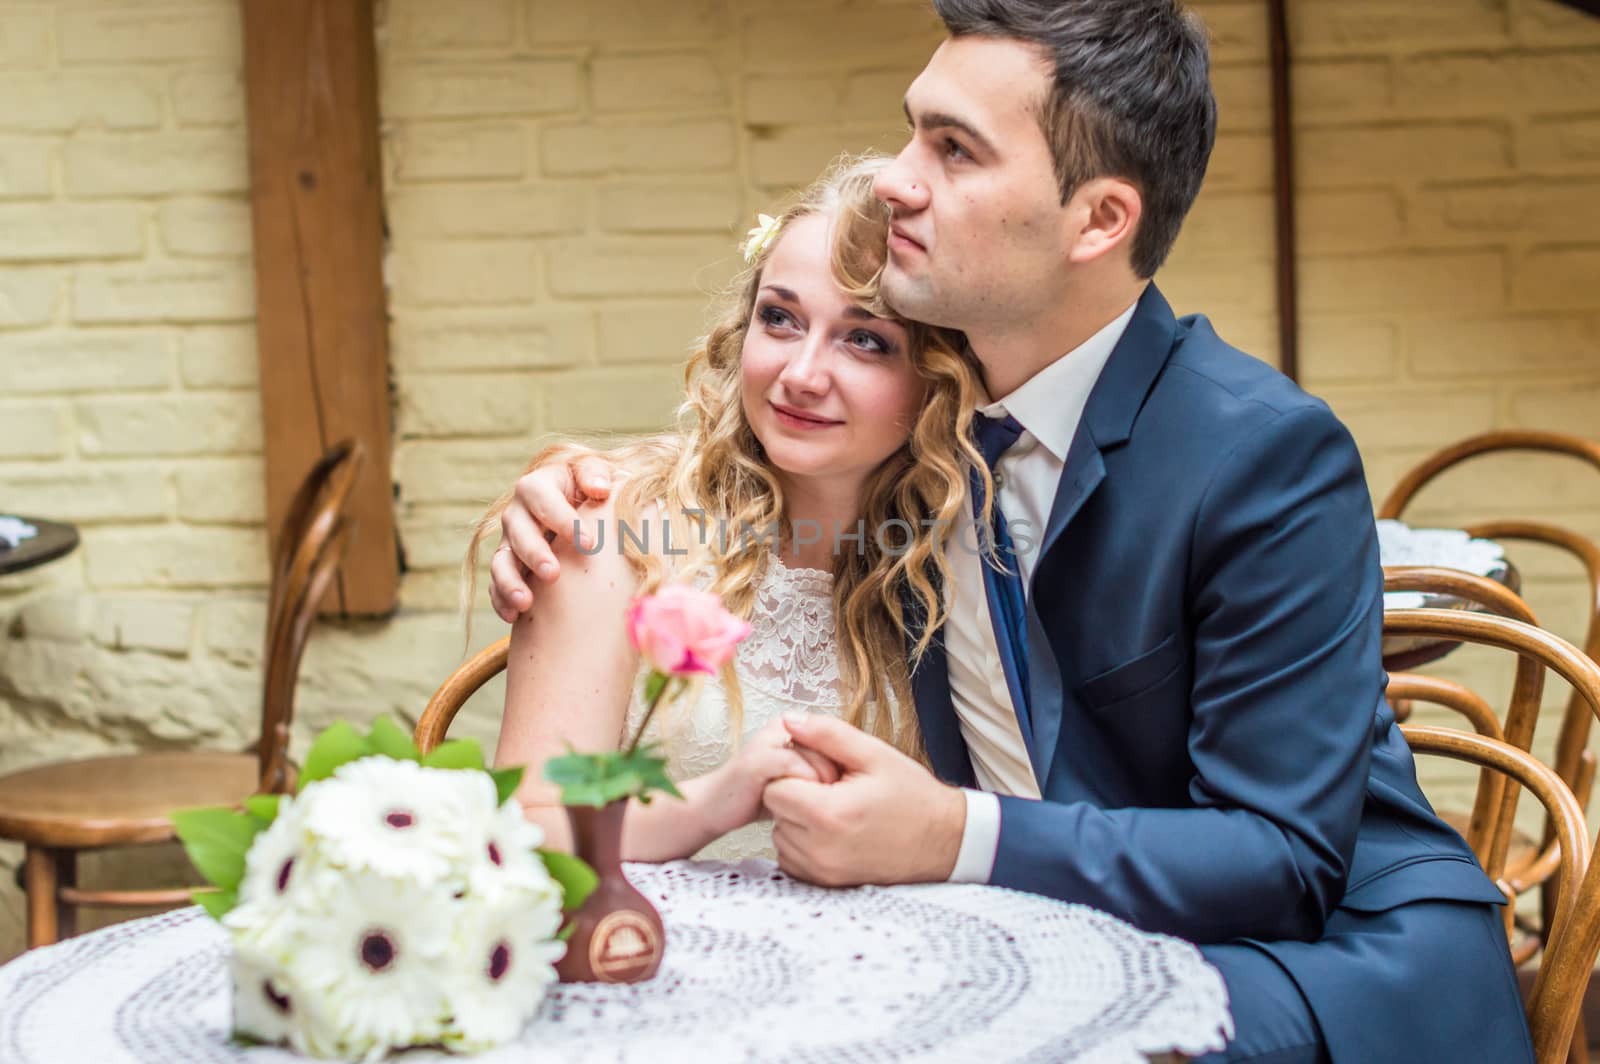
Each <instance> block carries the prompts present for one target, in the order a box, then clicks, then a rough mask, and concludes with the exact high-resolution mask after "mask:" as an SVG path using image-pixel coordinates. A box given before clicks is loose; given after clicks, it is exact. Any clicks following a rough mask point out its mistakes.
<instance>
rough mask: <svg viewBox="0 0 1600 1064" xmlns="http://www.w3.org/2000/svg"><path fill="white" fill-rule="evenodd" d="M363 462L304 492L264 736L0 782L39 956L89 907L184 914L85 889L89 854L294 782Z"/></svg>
mask: <svg viewBox="0 0 1600 1064" xmlns="http://www.w3.org/2000/svg"><path fill="white" fill-rule="evenodd" d="M362 460H363V451H362V448H361V446H360V444H359V442H356V441H345V442H343V443H340V444H336V445H335V446H334V447H332V448H331V449H329V451H328V452H327V453H326V454H325V455H323V457H322V458H321V459H320V460H319V461H318V462H317V464H316V465H315V466H313V467H312V469H311V472H310V473H308V474H307V476H306V478H305V480H304V481H303V482H302V483H301V485H300V487H299V489H298V491H297V492H296V493H295V496H294V499H293V500H292V501H291V503H290V506H289V511H288V513H287V515H286V516H285V518H284V521H283V524H282V526H281V528H280V532H279V536H278V542H277V545H276V547H275V548H274V551H273V559H272V582H271V588H270V591H269V595H268V608H267V629H266V646H265V655H264V657H263V658H262V671H263V675H262V693H261V735H260V738H259V739H258V740H257V741H256V742H255V743H253V744H252V745H251V747H250V748H248V749H246V750H245V751H243V752H240V753H226V752H222V751H202V750H185V751H176V752H163V753H143V754H128V755H123V756H115V757H100V758H93V759H90V760H84V761H70V762H62V763H57V764H48V765H40V766H38V767H35V768H31V769H24V770H23V771H20V772H15V773H12V774H10V775H8V776H4V777H0V838H7V839H15V840H17V841H19V842H21V843H23V845H24V847H25V850H26V856H25V858H24V866H23V887H24V889H25V890H26V892H27V896H28V946H29V948H32V947H34V946H43V945H48V944H50V943H52V942H55V941H56V940H57V939H58V938H60V937H64V936H67V935H71V934H72V933H73V929H74V924H75V914H76V909H77V907H79V906H84V905H96V906H145V905H180V904H184V903H186V902H188V900H189V889H188V888H176V889H161V890H89V889H85V888H82V887H80V886H79V885H78V882H77V855H78V853H79V852H80V851H83V850H92V849H99V848H103V847H112V846H131V845H140V844H150V843H160V842H167V841H169V840H172V839H174V838H175V837H176V835H175V833H174V831H173V827H172V821H171V819H170V817H171V814H172V813H173V812H175V811H177V810H179V809H184V808H189V807H193V806H206V805H237V804H239V803H240V802H241V801H243V799H245V798H247V797H248V796H250V795H251V794H255V793H257V792H267V793H284V792H287V791H288V790H290V788H291V786H292V784H293V772H292V769H291V766H290V764H289V758H288V746H289V729H290V726H291V724H292V722H293V717H294V690H295V680H296V677H297V676H298V674H299V671H300V658H301V655H302V654H303V653H304V650H305V645H306V639H307V637H308V635H309V634H310V630H311V624H312V622H313V620H315V618H316V613H317V608H318V605H319V604H320V602H321V600H322V597H323V595H324V594H325V593H326V592H327V590H328V587H329V586H330V585H331V584H332V582H333V577H334V573H335V571H336V570H337V569H338V566H339V561H340V559H341V558H342V557H343V555H344V549H345V546H346V544H347V543H348V539H349V525H348V524H347V522H346V520H345V516H344V514H345V509H346V505H347V503H348V501H349V498H350V489H351V487H352V485H353V484H354V483H355V479H356V474H357V472H358V471H359V469H360V465H361V462H362Z"/></svg>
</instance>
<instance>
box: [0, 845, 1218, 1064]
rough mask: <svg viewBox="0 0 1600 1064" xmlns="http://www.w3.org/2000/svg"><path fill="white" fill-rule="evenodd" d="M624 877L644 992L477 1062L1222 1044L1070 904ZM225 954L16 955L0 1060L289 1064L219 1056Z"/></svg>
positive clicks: (951, 1054) (174, 930)
mask: <svg viewBox="0 0 1600 1064" xmlns="http://www.w3.org/2000/svg"><path fill="white" fill-rule="evenodd" d="M628 875H629V878H630V879H631V880H632V881H633V882H634V884H635V885H637V886H638V887H639V889H640V890H641V891H643V892H644V893H645V894H646V895H647V896H648V897H649V898H650V899H651V900H652V901H653V902H654V903H655V904H656V905H657V907H658V908H659V909H660V910H661V914H662V916H663V918H664V919H665V921H666V925H667V950H666V957H665V960H664V961H663V963H662V966H661V970H660V972H659V973H658V974H657V976H656V977H655V978H654V979H652V980H651V981H649V982H647V983H641V984H638V985H635V986H605V985H599V984H567V985H559V986H557V987H556V988H555V989H554V990H553V992H552V993H551V995H550V997H549V998H547V999H546V1000H545V1002H544V1004H543V1006H542V1008H541V1010H540V1012H539V1014H538V1016H537V1018H536V1019H535V1020H534V1021H533V1022H532V1023H531V1024H530V1025H529V1026H528V1028H527V1029H526V1030H525V1031H524V1032H523V1035H522V1037H521V1039H520V1040H519V1041H518V1042H516V1043H514V1044H512V1045H508V1046H503V1047H501V1048H500V1049H497V1050H495V1051H494V1052H491V1053H487V1054H484V1055H483V1056H481V1057H479V1058H477V1059H479V1060H482V1061H484V1062H485V1064H509V1062H513V1061H516V1062H525V1061H526V1062H531V1061H540V1062H556V1061H562V1062H566V1061H572V1062H579V1061H581V1062H597V1064H598V1062H601V1061H604V1062H608V1064H621V1062H631V1061H639V1062H651V1064H656V1062H671V1061H685V1062H694V1064H713V1062H721V1061H759V1062H762V1064H767V1062H778V1061H784V1062H794V1064H800V1062H816V1064H832V1062H850V1064H869V1062H878V1061H963V1062H968V1061H984V1062H985V1064H993V1062H999V1061H1029V1062H1037V1064H1060V1062H1064V1061H1104V1062H1107V1064H1112V1062H1115V1064H1123V1062H1126V1064H1141V1062H1143V1061H1144V1059H1145V1057H1146V1055H1148V1054H1159V1053H1166V1052H1170V1051H1177V1052H1182V1053H1186V1054H1189V1055H1196V1054H1199V1053H1202V1052H1207V1051H1209V1050H1213V1049H1220V1048H1221V1047H1222V1045H1223V1043H1224V1040H1225V1038H1226V1037H1227V1036H1228V1035H1231V1033H1232V1020H1231V1019H1230V1017H1229V1013H1228V1005H1227V992H1226V990H1225V988H1224V984H1223V981H1222V977H1221V975H1219V974H1218V972H1217V971H1216V970H1215V969H1214V968H1212V967H1211V966H1210V965H1209V964H1207V963H1206V961H1205V960H1204V958H1203V957H1202V956H1201V955H1200V952H1199V951H1198V950H1197V949H1195V947H1194V946H1192V945H1190V944H1189V943H1186V942H1182V941H1179V940H1177V939H1171V938H1166V937H1162V936H1158V935H1149V934H1145V933H1143V932H1141V931H1138V930H1136V929H1135V928H1133V927H1131V926H1130V925H1128V924H1126V923H1123V922H1122V921H1120V920H1117V919H1115V918H1113V917H1111V916H1107V915H1106V914H1104V913H1101V912H1098V911H1096V910H1094V909H1089V908H1085V907H1083V906H1078V905H1065V904H1062V903H1059V902H1054V901H1050V900H1048V899H1045V898H1040V897H1036V896H1033V895H1029V894H1022V893H1018V892H1015V891H1009V890H1001V889H998V888H994V887H982V886H959V885H952V884H937V885H928V886H909V887H887V888H876V887H868V888H862V889H857V890H843V891H835V890H826V889H822V888H818V887H812V886H808V885H806V884H803V883H799V882H796V881H794V880H791V879H789V878H788V877H786V876H783V875H782V874H780V873H779V872H777V870H776V869H775V868H774V866H773V865H772V864H771V863H770V862H766V861H746V862H743V863H741V864H737V865H729V864H715V863H690V862H681V861H680V862H674V863H672V864H667V865H629V866H628ZM227 948H228V947H227V940H226V938H225V937H224V935H223V932H222V929H221V928H220V927H219V926H218V925H217V924H216V923H215V922H214V921H212V920H211V919H210V918H208V917H206V916H205V915H203V914H202V913H201V911H200V910H199V909H198V908H191V909H184V910H181V911H179V912H174V913H168V914H165V915H162V916H155V917H150V918H147V919H143V920H137V921H132V922H129V923H126V924H119V925H116V926H113V927H109V928H105V929H103V930H100V931H96V932H91V933H89V934H86V935H83V936H81V937H79V938H75V939H70V940H68V941H67V942H64V943H61V944H59V945H56V946H50V947H46V948H44V949H39V950H35V951H33V952H31V953H27V954H24V955H23V956H22V957H19V958H18V959H17V960H15V961H13V962H11V963H10V964H8V965H6V966H5V967H4V968H0V1060H3V1061H5V1062H7V1064H62V1062H64V1061H85V1062H91V1064H175V1062H183V1064H211V1062H222V1061H229V1062H234V1061H245V1062H250V1064H280V1062H287V1061H293V1060H298V1059H300V1058H298V1057H294V1056H293V1055H291V1054H290V1053H288V1052H287V1051H286V1050H280V1049H269V1048H251V1049H246V1048H243V1047H241V1046H236V1045H234V1044H232V1043H231V1042H230V1041H229V1039H228V1029H229V1013H228V1010H229V1003H228V992H227V974H226V971H225V969H224V958H225V956H226V951H227ZM399 1059H400V1060H402V1061H406V1062H408V1064H409V1062H421V1061H439V1060H449V1059H460V1058H450V1057H448V1056H447V1055H445V1054H442V1053H434V1052H431V1051H424V1052H413V1053H408V1054H406V1055H405V1056H403V1057H401V1058H399Z"/></svg>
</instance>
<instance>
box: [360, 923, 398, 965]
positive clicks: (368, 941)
mask: <svg viewBox="0 0 1600 1064" xmlns="http://www.w3.org/2000/svg"><path fill="white" fill-rule="evenodd" d="M361 963H362V964H365V965H366V966H367V967H368V968H369V969H371V970H372V971H374V972H381V971H383V970H384V969H385V968H387V967H389V965H391V964H393V963H394V940H393V939H391V938H390V937H389V936H388V935H386V934H384V933H383V932H382V931H368V932H367V933H366V935H364V936H363V937H362V939H361Z"/></svg>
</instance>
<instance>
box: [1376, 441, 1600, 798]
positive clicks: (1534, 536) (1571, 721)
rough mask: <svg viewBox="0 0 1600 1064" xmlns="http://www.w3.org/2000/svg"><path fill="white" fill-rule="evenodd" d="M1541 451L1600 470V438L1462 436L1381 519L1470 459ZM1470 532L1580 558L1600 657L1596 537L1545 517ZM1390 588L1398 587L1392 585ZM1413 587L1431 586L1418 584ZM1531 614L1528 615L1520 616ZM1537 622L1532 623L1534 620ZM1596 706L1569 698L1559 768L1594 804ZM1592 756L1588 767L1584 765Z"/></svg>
mask: <svg viewBox="0 0 1600 1064" xmlns="http://www.w3.org/2000/svg"><path fill="white" fill-rule="evenodd" d="M1507 453H1535V454H1549V455H1564V456H1566V457H1569V458H1576V459H1578V460H1580V461H1583V462H1587V463H1588V464H1589V465H1591V466H1593V467H1594V468H1595V469H1596V470H1600V442H1597V441H1595V440H1588V439H1584V438H1582V437H1580V436H1569V435H1566V434H1563V433H1559V432H1538V431H1515V432H1488V433H1484V434H1483V435H1480V436H1473V437H1471V438H1469V439H1465V440H1462V441H1461V442H1459V443H1456V444H1453V445H1451V446H1449V447H1446V448H1444V449H1443V450H1440V451H1438V452H1436V453H1435V454H1433V455H1430V456H1429V457H1427V458H1425V459H1423V460H1422V461H1421V462H1420V463H1418V464H1417V466H1416V467H1415V468H1413V469H1412V470H1411V471H1410V472H1409V473H1407V474H1406V475H1405V476H1403V477H1401V478H1400V482H1399V483H1398V484H1396V485H1395V486H1394V489H1393V490H1392V491H1390V492H1389V497H1388V498H1386V499H1385V500H1384V501H1383V505H1382V506H1380V507H1379V508H1378V516H1379V517H1380V518H1399V517H1400V516H1401V515H1402V514H1403V513H1404V512H1405V509H1406V507H1408V506H1410V505H1411V504H1412V502H1413V501H1414V500H1415V499H1416V496H1417V494H1418V493H1419V492H1420V491H1421V490H1422V489H1423V488H1424V487H1425V486H1426V485H1428V484H1429V483H1431V482H1432V481H1433V480H1435V479H1436V478H1437V477H1439V476H1440V475H1441V474H1443V473H1444V472H1445V471H1446V470H1449V469H1452V468H1454V467H1456V466H1458V465H1460V464H1462V463H1463V462H1466V461H1468V460H1469V459H1473V458H1478V457H1482V456H1484V455H1489V454H1507ZM1466 532H1467V534H1468V535H1471V536H1477V537H1480V538H1483V539H1492V540H1495V541H1497V542H1508V541H1509V542H1527V543H1542V544H1544V545H1546V546H1550V547H1555V548H1557V549H1559V550H1562V551H1564V552H1566V553H1568V554H1571V555H1573V556H1574V557H1576V558H1577V560H1578V561H1579V563H1580V564H1582V566H1583V569H1584V572H1585V573H1586V574H1587V576H1588V609H1587V612H1588V616H1589V622H1588V629H1587V631H1586V632H1585V633H1584V637H1583V644H1582V646H1583V652H1584V653H1585V654H1587V655H1588V656H1589V658H1590V659H1591V660H1593V661H1600V546H1596V545H1595V543H1594V541H1592V540H1590V539H1587V538H1586V537H1584V536H1581V535H1579V534H1578V533H1576V532H1572V531H1570V530H1569V529H1565V528H1561V527H1559V526H1556V525H1552V524H1547V523H1544V522H1540V521H1483V522H1480V523H1477V524H1471V525H1468V526H1466ZM1385 590H1398V588H1396V589H1391V588H1389V586H1388V584H1387V583H1386V584H1385ZM1408 590H1427V589H1423V588H1415V589H1408ZM1486 605H1488V606H1489V608H1490V609H1492V610H1494V611H1495V612H1500V613H1505V614H1506V616H1516V614H1513V613H1509V612H1506V611H1505V610H1502V609H1500V608H1499V607H1497V606H1495V605H1494V604H1492V603H1486ZM1519 619H1524V620H1525V619H1526V618H1519ZM1530 623H1532V622H1530ZM1593 719H1594V717H1593V709H1592V707H1591V706H1590V705H1589V704H1588V702H1586V701H1585V700H1584V698H1583V697H1582V696H1581V695H1580V694H1579V693H1578V692H1577V691H1574V692H1573V693H1572V697H1571V699H1569V700H1568V702H1567V707H1566V712H1565V713H1564V715H1563V716H1562V718H1561V734H1560V736H1559V738H1558V739H1557V741H1556V756H1555V770H1556V772H1557V774H1559V775H1560V776H1561V778H1562V779H1563V780H1565V781H1566V783H1567V785H1568V786H1569V787H1572V788H1573V791H1574V793H1575V794H1577V796H1578V800H1579V801H1580V802H1582V803H1583V807H1584V809H1586V810H1587V809H1588V807H1589V793H1588V789H1587V786H1577V785H1576V784H1577V781H1579V780H1580V778H1581V774H1582V773H1584V772H1588V773H1589V774H1590V777H1591V780H1592V776H1593V771H1594V766H1593V755H1590V754H1587V753H1586V751H1587V749H1588V743H1589V729H1590V727H1591V723H1592V721H1593ZM1585 758H1588V759H1589V764H1588V765H1587V767H1586V766H1585V765H1584V764H1583V761H1584V759H1585Z"/></svg>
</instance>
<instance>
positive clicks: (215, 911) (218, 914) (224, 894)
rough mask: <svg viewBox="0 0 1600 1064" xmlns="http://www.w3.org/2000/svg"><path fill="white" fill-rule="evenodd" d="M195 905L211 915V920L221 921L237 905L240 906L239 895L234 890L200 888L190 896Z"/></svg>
mask: <svg viewBox="0 0 1600 1064" xmlns="http://www.w3.org/2000/svg"><path fill="white" fill-rule="evenodd" d="M189 896H190V897H191V898H193V899H194V903H195V904H196V905H198V906H200V908H202V909H204V910H205V911H206V912H208V913H210V914H211V919H213V920H220V919H222V917H223V916H224V915H225V914H226V913H227V912H228V910H229V909H232V908H233V907H234V906H235V905H238V904H239V894H238V892H237V891H232V890H206V889H205V888H203V887H202V888H200V889H199V890H196V891H195V892H194V893H192V894H190V895H189Z"/></svg>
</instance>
